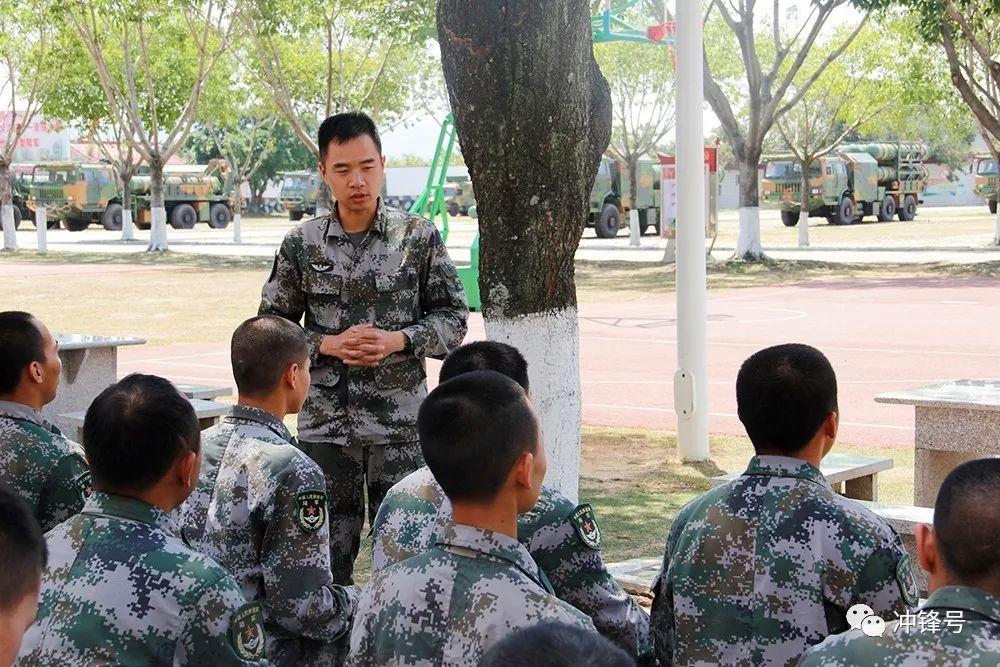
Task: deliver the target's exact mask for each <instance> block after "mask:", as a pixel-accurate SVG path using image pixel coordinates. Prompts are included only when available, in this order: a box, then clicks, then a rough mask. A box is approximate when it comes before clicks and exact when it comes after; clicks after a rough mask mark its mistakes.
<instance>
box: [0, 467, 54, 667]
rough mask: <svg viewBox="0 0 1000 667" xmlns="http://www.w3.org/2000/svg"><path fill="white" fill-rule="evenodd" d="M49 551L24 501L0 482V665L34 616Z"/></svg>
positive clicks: (14, 651)
mask: <svg viewBox="0 0 1000 667" xmlns="http://www.w3.org/2000/svg"><path fill="white" fill-rule="evenodd" d="M47 558H48V551H47V549H46V548H45V538H44V537H43V536H42V529H41V527H39V525H38V521H36V520H35V517H34V516H33V515H32V514H31V510H30V509H29V508H28V505H27V503H25V502H24V500H23V499H22V498H21V497H20V496H19V495H18V494H17V492H15V491H14V490H13V489H11V488H10V487H9V486H7V485H6V484H3V483H0V564H2V566H0V665H4V666H6V665H10V664H12V663H13V662H14V658H15V657H16V656H17V651H18V649H19V648H20V646H21V637H22V636H23V635H24V632H25V631H26V630H27V629H28V628H29V627H30V626H31V623H32V621H34V620H35V611H36V609H37V608H38V590H39V587H40V585H41V578H42V570H43V569H45V564H46V560H47Z"/></svg>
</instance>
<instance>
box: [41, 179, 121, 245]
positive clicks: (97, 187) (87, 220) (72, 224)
mask: <svg viewBox="0 0 1000 667" xmlns="http://www.w3.org/2000/svg"><path fill="white" fill-rule="evenodd" d="M121 201H122V199H121V192H120V191H119V188H118V181H117V179H116V178H115V173H114V170H113V169H112V168H111V166H110V165H106V164H75V163H72V162H48V163H43V164H37V165H35V167H34V169H32V171H31V179H30V181H29V182H28V199H27V206H28V209H29V210H30V211H31V212H32V214H34V212H35V211H37V210H38V208H39V207H41V206H44V207H45V208H46V210H47V215H48V217H49V219H50V220H52V221H53V222H61V223H62V224H63V226H65V227H66V229H68V230H69V231H71V232H79V231H83V230H84V229H86V228H87V227H88V226H89V225H90V224H91V223H92V222H100V223H101V224H102V225H103V226H104V228H105V229H110V230H117V229H121V228H122V204H121Z"/></svg>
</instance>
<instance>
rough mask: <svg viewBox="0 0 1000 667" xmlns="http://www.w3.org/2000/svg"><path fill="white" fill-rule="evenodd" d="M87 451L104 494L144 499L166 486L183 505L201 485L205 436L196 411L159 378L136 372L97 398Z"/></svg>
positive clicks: (86, 434)
mask: <svg viewBox="0 0 1000 667" xmlns="http://www.w3.org/2000/svg"><path fill="white" fill-rule="evenodd" d="M83 449H84V451H86V453H87V461H88V462H89V463H90V472H91V476H92V478H93V484H94V488H95V489H97V490H100V491H106V492H109V493H117V494H121V495H129V496H131V495H139V494H143V493H145V492H148V491H151V490H153V489H154V487H158V486H159V485H161V483H162V484H164V485H165V486H167V487H168V488H169V489H171V493H172V494H173V495H177V496H178V497H177V498H174V499H172V500H175V501H176V504H177V505H179V504H180V503H181V502H183V500H184V499H185V498H186V497H187V495H188V494H190V492H191V489H192V488H194V485H195V484H196V483H197V481H198V472H199V470H200V466H201V431H200V429H199V426H198V418H197V416H196V415H195V412H194V408H193V407H191V401H189V400H188V399H187V398H185V397H184V395H182V394H181V393H180V392H179V391H177V388H176V387H174V385H173V384H172V383H171V382H170V381H169V380H166V379H164V378H161V377H157V376H155V375H143V374H140V373H133V374H131V375H129V376H127V377H125V378H124V379H122V380H120V381H118V382H116V383H115V384H113V385H111V386H110V387H108V388H107V389H105V390H104V391H102V392H101V393H100V395H98V397H97V398H95V399H94V402H93V403H91V404H90V407H89V408H88V409H87V416H86V417H85V418H84V422H83ZM192 476H193V479H186V478H190V477H192ZM182 478H185V479H182ZM187 485H190V488H186V486H187Z"/></svg>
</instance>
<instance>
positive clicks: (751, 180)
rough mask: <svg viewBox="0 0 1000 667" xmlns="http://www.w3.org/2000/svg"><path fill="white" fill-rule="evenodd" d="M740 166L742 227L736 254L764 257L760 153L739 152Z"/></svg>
mask: <svg viewBox="0 0 1000 667" xmlns="http://www.w3.org/2000/svg"><path fill="white" fill-rule="evenodd" d="M736 160H737V162H738V163H739V168H740V209H739V216H740V228H739V234H738V235H737V237H736V256H737V257H739V258H740V259H745V260H751V261H754V260H759V259H761V258H763V257H764V251H763V249H762V248H761V244H760V192H759V191H758V187H759V186H758V183H757V165H758V164H759V163H760V153H759V152H752V153H743V154H737V156H736Z"/></svg>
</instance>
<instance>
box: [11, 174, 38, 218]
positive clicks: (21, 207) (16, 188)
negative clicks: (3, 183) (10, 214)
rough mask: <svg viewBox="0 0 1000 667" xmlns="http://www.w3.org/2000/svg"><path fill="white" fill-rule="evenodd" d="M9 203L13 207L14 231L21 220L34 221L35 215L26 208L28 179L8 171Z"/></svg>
mask: <svg viewBox="0 0 1000 667" xmlns="http://www.w3.org/2000/svg"><path fill="white" fill-rule="evenodd" d="M10 197H11V201H10V203H11V204H12V205H13V206H14V229H18V228H19V227H20V226H21V221H22V220H30V221H32V222H34V221H35V214H34V213H33V212H32V211H31V209H29V208H28V178H27V176H25V175H24V174H21V173H18V172H16V171H14V170H13V169H11V171H10Z"/></svg>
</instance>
